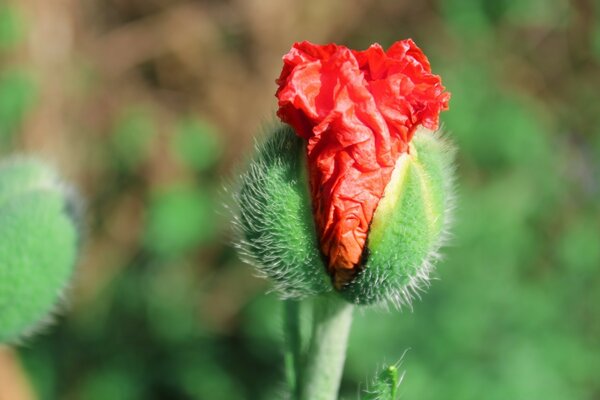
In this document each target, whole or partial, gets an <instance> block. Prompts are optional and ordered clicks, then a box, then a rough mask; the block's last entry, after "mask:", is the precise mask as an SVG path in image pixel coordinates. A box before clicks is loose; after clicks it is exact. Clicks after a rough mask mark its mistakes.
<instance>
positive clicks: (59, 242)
mask: <svg viewBox="0 0 600 400" xmlns="http://www.w3.org/2000/svg"><path fill="white" fill-rule="evenodd" d="M69 196H72V195H70V194H69V193H68V191H67V190H66V188H65V187H64V186H63V185H62V184H61V183H60V182H59V181H58V179H57V177H56V176H55V175H54V174H53V173H52V172H51V171H49V170H48V169H47V168H46V167H45V166H44V165H42V164H40V163H38V162H35V161H32V160H26V159H17V160H14V161H8V162H5V164H4V165H3V166H2V167H1V168H0V343H1V342H12V341H15V340H16V339H18V338H19V337H21V336H22V335H27V334H30V333H32V332H33V331H34V330H35V329H36V328H37V327H39V325H40V324H43V323H45V322H48V320H49V318H50V315H49V314H50V313H51V312H52V310H53V309H54V308H55V307H56V305H57V303H58V302H59V300H60V297H61V296H62V292H63V290H64V288H65V287H66V285H67V284H68V282H69V280H70V277H71V274H72V269H73V265H74V262H75V257H76V254H77V242H78V235H77V228H76V223H75V221H74V217H75V215H74V214H73V204H70V203H69V202H71V201H73V199H72V198H70V197H69Z"/></svg>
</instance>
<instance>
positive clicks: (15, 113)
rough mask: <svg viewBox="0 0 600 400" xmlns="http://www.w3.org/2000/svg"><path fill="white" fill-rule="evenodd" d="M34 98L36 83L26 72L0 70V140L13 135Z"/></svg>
mask: <svg viewBox="0 0 600 400" xmlns="http://www.w3.org/2000/svg"><path fill="white" fill-rule="evenodd" d="M35 98H36V85H35V83H34V82H33V79H32V78H31V77H30V76H29V75H28V74H26V73H25V72H23V71H18V70H6V71H2V72H0V140H3V141H5V140H7V139H10V138H12V137H13V135H14V134H15V133H16V132H17V130H18V129H19V128H20V125H21V123H22V122H23V118H24V117H25V115H26V113H27V111H29V109H30V108H31V107H32V105H33V104H34V101H35ZM0 143H1V142H0Z"/></svg>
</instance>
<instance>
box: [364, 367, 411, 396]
mask: <svg viewBox="0 0 600 400" xmlns="http://www.w3.org/2000/svg"><path fill="white" fill-rule="evenodd" d="M403 378H404V374H400V370H399V369H398V365H387V366H385V367H383V368H382V369H381V370H380V371H379V372H378V373H377V374H376V375H375V377H374V378H373V380H372V381H371V382H370V383H369V385H368V386H367V388H366V390H365V391H364V395H363V396H362V397H361V400H396V399H397V398H398V386H400V383H401V382H402V379H403Z"/></svg>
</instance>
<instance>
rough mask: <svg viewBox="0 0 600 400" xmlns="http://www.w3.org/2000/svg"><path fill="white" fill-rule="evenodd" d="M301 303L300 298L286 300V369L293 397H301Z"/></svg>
mask: <svg viewBox="0 0 600 400" xmlns="http://www.w3.org/2000/svg"><path fill="white" fill-rule="evenodd" d="M300 308H301V304H300V302H299V301H298V300H285V302H284V310H285V311H284V312H285V315H284V324H285V325H284V331H285V371H286V378H287V382H288V387H289V388H290V391H291V393H293V398H298V397H299V384H300V381H301V380H302V378H301V376H300V373H301V371H302V350H303V346H302V331H301V323H302V321H301V318H302V315H301V309H300Z"/></svg>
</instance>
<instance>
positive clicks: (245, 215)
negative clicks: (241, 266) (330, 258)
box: [235, 125, 331, 297]
mask: <svg viewBox="0 0 600 400" xmlns="http://www.w3.org/2000/svg"><path fill="white" fill-rule="evenodd" d="M303 146H304V144H303V142H302V140H301V139H300V138H298V137H297V136H296V135H295V134H294V132H293V131H292V130H291V128H290V127H288V126H281V125H278V126H277V128H276V129H275V130H274V131H273V132H272V134H271V135H270V136H269V137H267V138H266V140H265V142H264V143H263V144H261V145H259V146H258V149H257V154H256V156H255V158H254V160H252V162H251V163H250V165H249V167H248V169H247V172H245V173H244V174H243V175H242V177H241V180H240V183H239V185H240V189H239V192H238V194H237V195H236V199H235V201H236V204H235V208H236V212H237V216H236V220H235V223H236V227H237V229H238V231H239V232H238V233H239V241H238V247H239V249H240V251H241V253H242V255H243V256H244V257H245V258H246V260H247V261H248V262H249V263H251V264H253V265H255V266H256V267H257V268H258V270H259V271H260V273H261V274H262V275H264V276H266V277H269V278H271V279H272V280H273V281H274V283H275V286H276V289H277V290H278V292H279V294H280V295H281V296H282V297H302V296H306V295H309V294H317V293H325V292H327V291H330V290H331V283H330V279H329V277H328V276H327V274H326V272H325V266H324V265H323V262H322V260H321V255H320V251H319V246H318V244H317V238H316V231H315V227H314V221H313V217H312V211H311V210H312V207H311V205H310V199H309V195H308V183H307V181H306V177H305V176H304V175H305V172H304V171H305V167H304V166H303V165H302V163H301V162H300V160H302V159H303V157H301V154H302V153H301V152H302V151H303Z"/></svg>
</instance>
